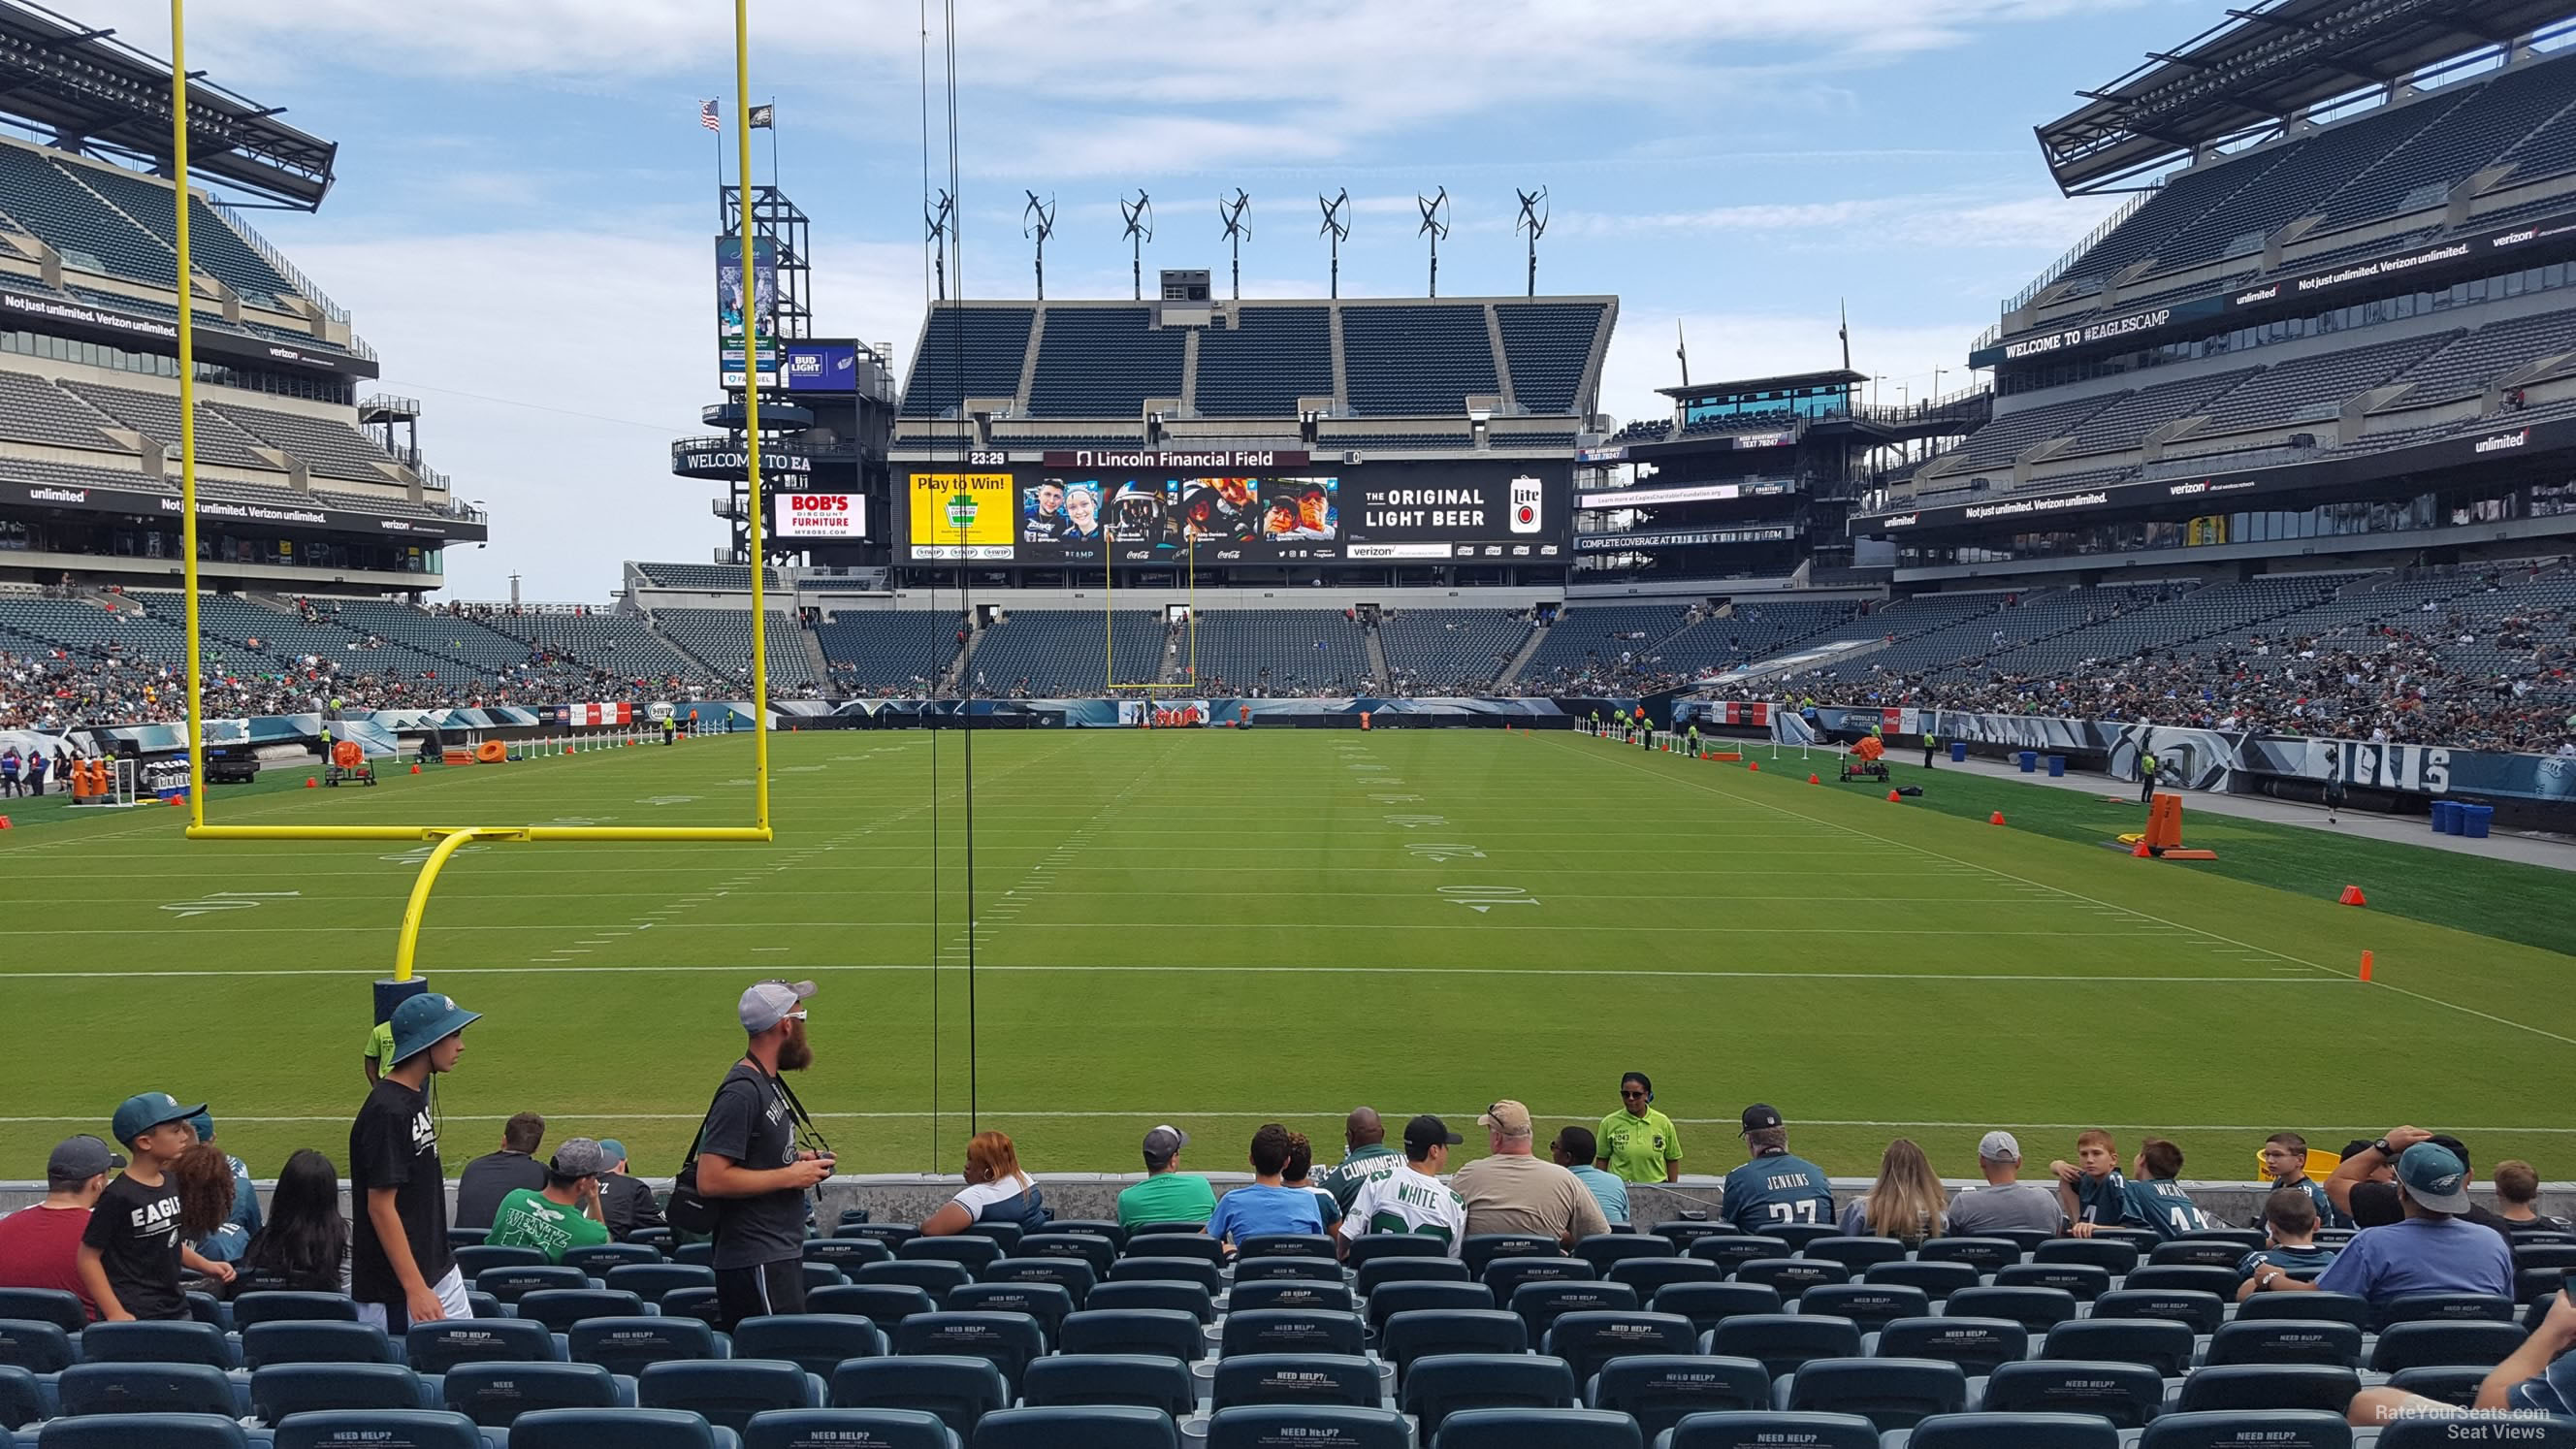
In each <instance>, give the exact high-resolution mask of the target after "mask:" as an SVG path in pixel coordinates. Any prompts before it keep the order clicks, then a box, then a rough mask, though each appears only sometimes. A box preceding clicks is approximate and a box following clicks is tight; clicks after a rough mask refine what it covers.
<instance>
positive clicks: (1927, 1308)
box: [1732, 1283, 1932, 1333]
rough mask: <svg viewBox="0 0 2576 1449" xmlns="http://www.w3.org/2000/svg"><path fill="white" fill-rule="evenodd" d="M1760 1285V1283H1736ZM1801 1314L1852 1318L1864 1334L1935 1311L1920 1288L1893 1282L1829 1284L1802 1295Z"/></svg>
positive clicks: (1750, 1286)
mask: <svg viewBox="0 0 2576 1449" xmlns="http://www.w3.org/2000/svg"><path fill="white" fill-rule="evenodd" d="M1732 1286H1735V1287H1742V1288H1759V1287H1761V1286H1762V1285H1761V1284H1759V1283H1741V1284H1735V1285H1732ZM1798 1311H1799V1312H1800V1313H1821V1314H1826V1315H1829V1316H1831V1317H1834V1318H1848V1319H1850V1320H1851V1321H1852V1322H1854V1323H1857V1324H1859V1325H1860V1327H1861V1332H1863V1333H1876V1332H1877V1331H1878V1330H1880V1329H1882V1328H1885V1327H1886V1326H1887V1325H1889V1324H1891V1323H1894V1322H1895V1321H1896V1320H1898V1319H1900V1318H1921V1317H1924V1316H1926V1315H1927V1314H1929V1313H1931V1311H1932V1300H1931V1298H1930V1297H1929V1296H1928V1295H1926V1294H1925V1293H1924V1291H1923V1290H1922V1289H1920V1288H1906V1287H1901V1286H1899V1285H1897V1284H1893V1283H1825V1284H1820V1285H1818V1286H1817V1287H1814V1288H1810V1289H1808V1290H1807V1291H1806V1292H1804V1293H1801V1294H1799V1295H1798Z"/></svg>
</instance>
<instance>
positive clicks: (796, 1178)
mask: <svg viewBox="0 0 2576 1449" xmlns="http://www.w3.org/2000/svg"><path fill="white" fill-rule="evenodd" d="M813 994H814V983H813V982H811V981H796V982H787V981H760V982H754V983H753V984H752V985H751V986H750V987H749V988H748V989H746V990H745V991H744V992H743V993H742V1000H741V1001H740V1003H739V1004H738V1006H737V1008H736V1011H737V1015H738V1016H739V1018H740V1020H741V1023H742V1029H743V1033H744V1036H745V1042H744V1046H743V1052H742V1060H740V1061H738V1062H735V1063H734V1064H733V1069H732V1070H731V1071H729V1072H727V1073H725V1078H724V1081H722V1082H721V1083H719V1084H717V1087H716V1096H715V1100H714V1101H713V1102H711V1103H709V1104H708V1106H707V1116H706V1121H705V1123H704V1124H703V1125H702V1126H701V1127H700V1128H699V1129H698V1144H697V1149H696V1162H697V1180H698V1192H699V1194H700V1195H701V1196H703V1197H705V1198H706V1199H707V1200H708V1201H709V1202H711V1203H714V1204H716V1205H717V1206H718V1207H719V1208H720V1209H721V1212H720V1213H719V1214H718V1216H717V1218H716V1228H715V1248H716V1251H715V1270H716V1316H717V1317H718V1318H719V1319H720V1320H721V1321H722V1326H723V1327H724V1328H727V1329H731V1328H732V1327H733V1326H734V1325H735V1324H737V1323H740V1322H741V1321H742V1320H744V1319H746V1318H759V1317H763V1316H765V1315H768V1314H775V1313H802V1312H804V1311H805V1191H806V1189H808V1188H810V1187H813V1186H815V1185H816V1184H818V1183H820V1182H822V1181H823V1179H825V1178H827V1177H829V1176H831V1175H832V1160H831V1159H830V1158H828V1157H824V1156H821V1155H820V1154H818V1153H815V1152H811V1151H807V1150H805V1149H802V1148H800V1147H798V1146H797V1144H796V1129H795V1122H796V1121H797V1120H798V1119H800V1118H801V1117H802V1116H803V1115H804V1114H803V1113H801V1112H799V1111H797V1110H796V1107H795V1098H794V1097H792V1096H791V1095H789V1093H788V1090H787V1083H786V1082H785V1081H784V1080H783V1075H784V1074H785V1073H788V1072H801V1071H803V1070H805V1069H806V1068H807V1067H809V1066H812V1065H813V1064H814V1048H813V1047H812V1046H811V1045H810V1044H808V1043H807V1041H806V1040H805V1010H806V1008H805V1001H806V999H807V998H809V997H811V996H812V995H813Z"/></svg>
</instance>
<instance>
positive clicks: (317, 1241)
mask: <svg viewBox="0 0 2576 1449" xmlns="http://www.w3.org/2000/svg"><path fill="white" fill-rule="evenodd" d="M268 1208H269V1211H268V1221H266V1222H265V1223H262V1224H261V1225H260V1229H259V1232H258V1233H257V1234H256V1235H255V1236H253V1237H252V1238H251V1240H250V1244H249V1246H247V1247H245V1248H244V1249H243V1250H242V1256H241V1267H242V1271H243V1272H244V1274H245V1275H246V1276H249V1277H252V1278H257V1279H260V1280H262V1281H265V1282H269V1283H272V1284H273V1285H274V1286H276V1287H280V1288H287V1289H293V1290H297V1291H301V1292H309V1293H345V1292H347V1291H348V1290H349V1221H348V1219H346V1218H344V1217H342V1216H340V1170H339V1169H338V1168H336V1167H334V1166H332V1165H331V1159H330V1158H327V1157H325V1156H323V1155H322V1154H321V1153H319V1152H316V1151H314V1150H313V1149H312V1148H309V1147H307V1148H303V1149H301V1150H299V1151H298V1152H296V1153H295V1154H294V1155H293V1156H291V1157H289V1158H287V1159H286V1165H285V1166H284V1167H281V1168H279V1169H278V1170H277V1185H276V1186H275V1187H274V1188H271V1189H270V1190H269V1200H268Z"/></svg>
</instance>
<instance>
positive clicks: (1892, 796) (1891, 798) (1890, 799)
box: [1887, 790, 1897, 805]
mask: <svg viewBox="0 0 2576 1449" xmlns="http://www.w3.org/2000/svg"><path fill="white" fill-rule="evenodd" d="M1887 803H1888V804H1890V805H1894V804H1896V803H1897V797H1896V792H1895V791H1893V790H1890V791H1888V792H1887Z"/></svg>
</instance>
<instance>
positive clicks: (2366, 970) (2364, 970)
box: [0, 820, 2370, 981]
mask: <svg viewBox="0 0 2576 1449" xmlns="http://www.w3.org/2000/svg"><path fill="white" fill-rule="evenodd" d="M8 823H9V822H7V821H6V820H0V825H6V824H8ZM2361 979H2362V980H2364V981H2368V980H2369V979H2370V953H2369V952H2368V951H2364V952H2362V953H2361Z"/></svg>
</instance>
